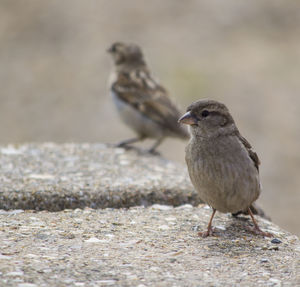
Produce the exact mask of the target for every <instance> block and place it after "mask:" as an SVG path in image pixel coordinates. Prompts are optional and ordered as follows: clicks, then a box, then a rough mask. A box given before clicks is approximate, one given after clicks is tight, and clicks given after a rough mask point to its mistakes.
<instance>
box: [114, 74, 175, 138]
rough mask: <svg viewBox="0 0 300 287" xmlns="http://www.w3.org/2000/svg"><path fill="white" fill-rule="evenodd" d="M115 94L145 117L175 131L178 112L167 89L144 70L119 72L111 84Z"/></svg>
mask: <svg viewBox="0 0 300 287" xmlns="http://www.w3.org/2000/svg"><path fill="white" fill-rule="evenodd" d="M112 89H113V91H114V92H116V94H117V95H118V96H119V97H120V98H121V99H122V100H123V101H125V102H127V103H128V104H130V105H131V106H132V107H134V108H135V109H137V110H138V111H139V112H140V113H142V114H144V115H145V116H146V117H148V118H151V119H152V120H153V121H155V122H157V123H158V124H160V125H161V126H163V127H165V128H166V129H169V130H171V131H174V132H177V131H178V125H177V120H178V118H179V117H180V112H179V111H178V109H177V107H176V106H175V105H174V104H173V103H172V101H171V100H170V98H169V97H168V94H167V91H166V90H165V89H164V88H163V87H162V86H160V85H159V84H157V83H156V82H155V81H154V80H153V79H152V78H151V77H150V75H149V73H147V72H145V71H134V72H131V73H120V74H119V75H118V79H117V81H116V82H115V83H114V84H113V85H112Z"/></svg>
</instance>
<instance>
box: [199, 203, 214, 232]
mask: <svg viewBox="0 0 300 287" xmlns="http://www.w3.org/2000/svg"><path fill="white" fill-rule="evenodd" d="M216 211H217V210H216V209H214V208H213V213H212V215H211V217H210V220H209V223H208V226H207V231H202V232H198V235H199V236H201V237H203V238H205V237H207V236H212V235H213V229H212V221H213V218H214V216H215V213H216Z"/></svg>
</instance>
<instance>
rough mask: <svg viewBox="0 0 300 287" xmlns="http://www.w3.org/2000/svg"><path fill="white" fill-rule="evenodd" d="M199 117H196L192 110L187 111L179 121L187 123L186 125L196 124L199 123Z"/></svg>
mask: <svg viewBox="0 0 300 287" xmlns="http://www.w3.org/2000/svg"><path fill="white" fill-rule="evenodd" d="M197 121H198V120H197V118H196V117H194V116H193V115H192V114H191V112H190V111H189V112H186V113H185V114H184V115H183V116H182V117H181V118H180V119H179V120H178V122H179V123H181V124H186V125H191V126H192V125H196V124H197Z"/></svg>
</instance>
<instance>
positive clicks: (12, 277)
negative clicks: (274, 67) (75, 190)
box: [0, 205, 300, 287]
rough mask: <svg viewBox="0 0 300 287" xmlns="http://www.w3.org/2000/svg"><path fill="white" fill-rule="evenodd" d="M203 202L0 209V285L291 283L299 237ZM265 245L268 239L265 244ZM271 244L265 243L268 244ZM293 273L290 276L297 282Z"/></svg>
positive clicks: (296, 265)
mask: <svg viewBox="0 0 300 287" xmlns="http://www.w3.org/2000/svg"><path fill="white" fill-rule="evenodd" d="M210 214H211V210H210V209H209V208H208V207H207V206H204V205H200V206H199V207H192V206H191V205H183V206H179V207H176V208H174V207H171V206H165V205H153V206H150V207H147V208H144V207H132V208H130V209H111V208H107V209H98V210H95V209H90V208H85V209H84V210H81V209H75V210H64V211H60V212H47V211H40V212H36V211H35V212H33V211H25V212H24V211H22V210H14V211H1V212H0V222H1V228H0V242H1V247H0V252H1V253H0V286H7V287H12V286H14V287H15V286H17V287H38V286H139V287H143V286H299V284H300V278H299V266H300V265H299V258H300V257H299V256H300V243H299V239H298V238H297V237H296V236H294V235H291V234H290V233H288V232H285V231H283V230H281V229H280V228H279V227H277V226H276V225H274V224H272V223H270V222H269V221H267V220H265V219H262V218H258V223H259V224H260V226H261V228H262V229H263V230H266V231H269V232H272V233H273V234H274V236H275V238H276V240H275V241H274V238H273V239H270V238H264V237H261V236H256V235H253V234H251V233H250V232H249V231H247V227H249V226H250V225H251V224H252V223H251V221H250V220H246V219H245V218H244V219H235V218H233V217H231V216H230V215H226V214H220V213H217V215H216V217H215V220H214V226H215V227H216V228H217V229H218V232H217V233H216V236H215V237H209V238H205V239H203V238H200V237H199V236H198V235H197V231H198V230H202V229H204V228H205V227H206V224H207V221H208V219H209V216H210ZM271 240H273V241H271ZM272 242H273V243H272ZM297 276H298V277H297Z"/></svg>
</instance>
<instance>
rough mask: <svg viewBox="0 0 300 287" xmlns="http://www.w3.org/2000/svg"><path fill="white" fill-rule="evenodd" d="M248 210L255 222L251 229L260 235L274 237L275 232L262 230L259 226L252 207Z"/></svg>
mask: <svg viewBox="0 0 300 287" xmlns="http://www.w3.org/2000/svg"><path fill="white" fill-rule="evenodd" d="M248 212H249V214H250V216H251V219H252V221H253V224H254V228H252V229H251V231H252V232H253V233H254V234H259V235H262V236H266V237H273V234H272V233H269V232H264V231H262V230H261V229H260V228H259V226H258V224H257V222H256V220H255V218H254V215H253V213H252V211H251V208H250V207H249V208H248Z"/></svg>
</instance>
